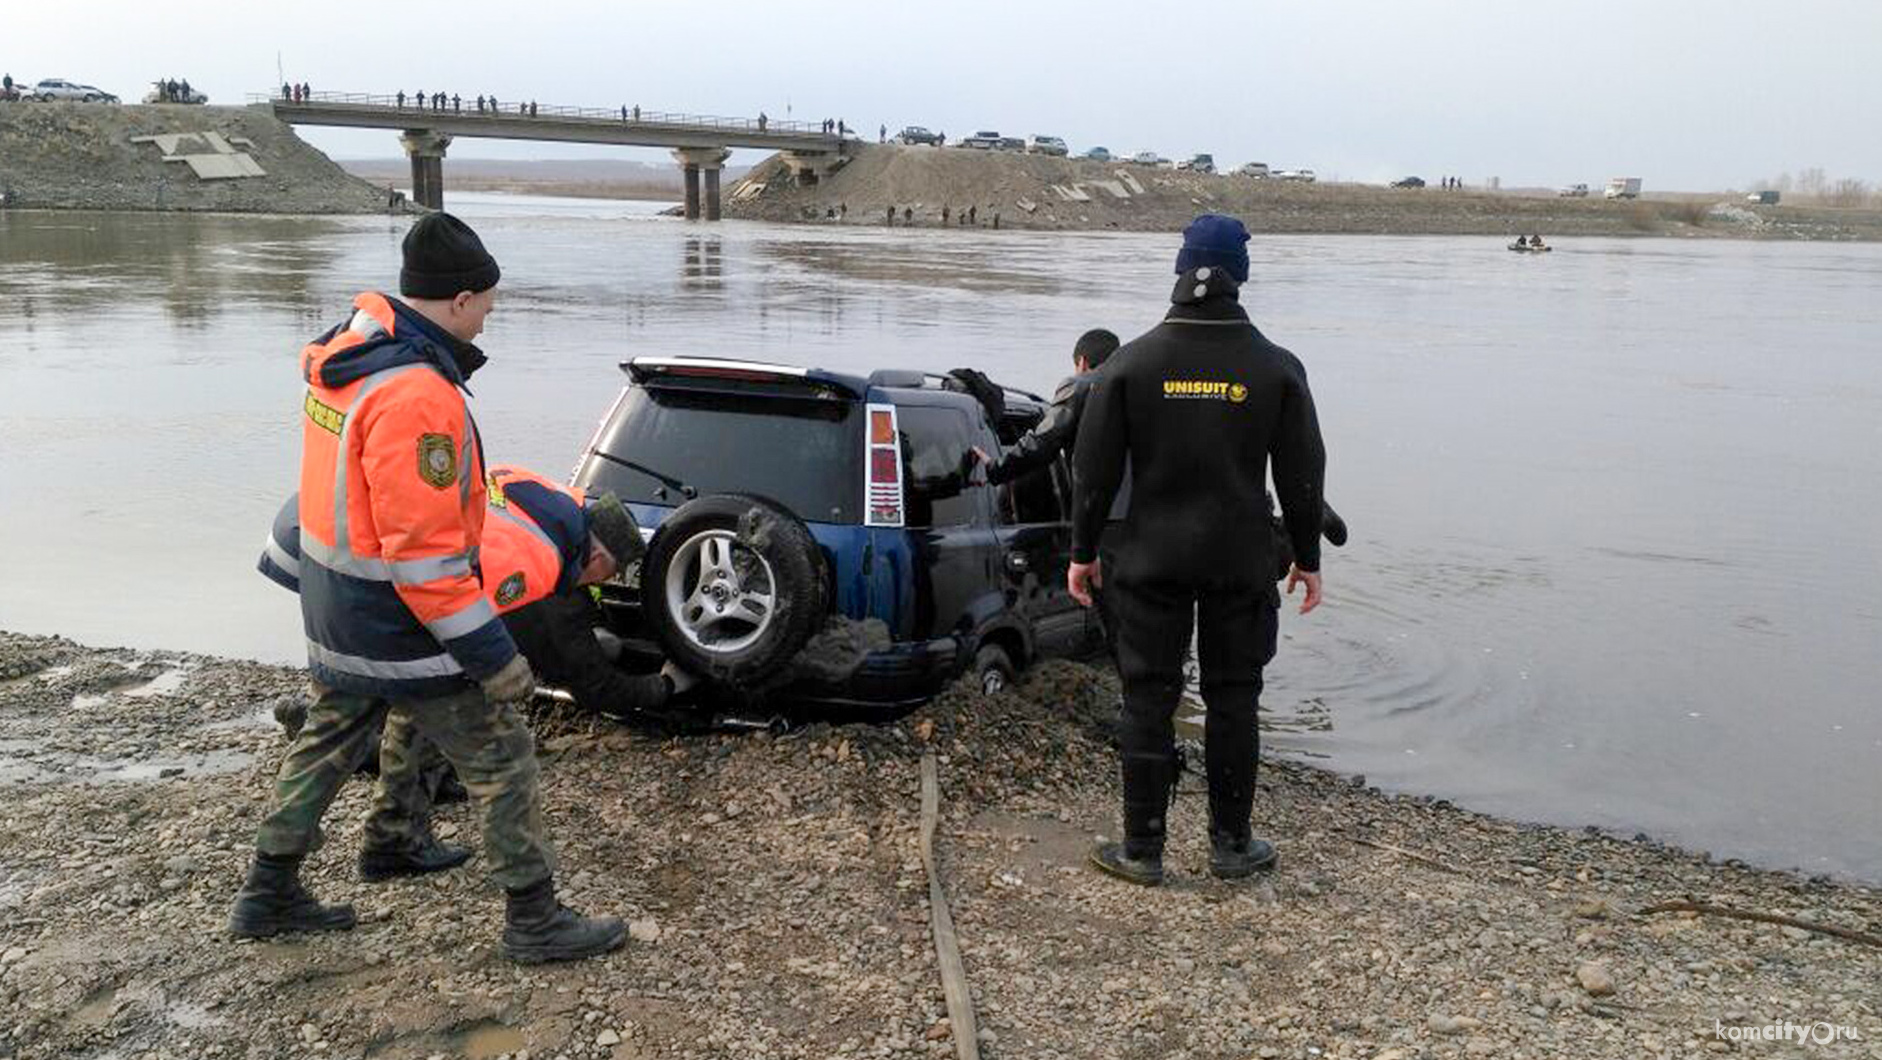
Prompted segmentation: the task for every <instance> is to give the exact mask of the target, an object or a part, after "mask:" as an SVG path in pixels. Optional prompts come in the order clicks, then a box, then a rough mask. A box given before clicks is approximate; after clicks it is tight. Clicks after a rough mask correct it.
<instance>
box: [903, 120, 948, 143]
mask: <svg viewBox="0 0 1882 1060" xmlns="http://www.w3.org/2000/svg"><path fill="white" fill-rule="evenodd" d="M895 139H896V141H897V142H899V143H904V144H928V145H929V146H938V145H939V144H940V143H941V134H940V133H937V132H931V131H929V130H928V128H927V127H926V126H922V125H905V126H903V127H902V131H901V132H899V133H896V134H895Z"/></svg>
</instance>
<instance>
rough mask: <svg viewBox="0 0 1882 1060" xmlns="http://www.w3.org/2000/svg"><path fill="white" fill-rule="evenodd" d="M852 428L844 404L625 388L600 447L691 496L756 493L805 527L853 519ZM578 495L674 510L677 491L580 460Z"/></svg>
mask: <svg viewBox="0 0 1882 1060" xmlns="http://www.w3.org/2000/svg"><path fill="white" fill-rule="evenodd" d="M860 422H861V417H860V414H858V413H857V412H856V406H855V404H854V403H853V402H848V401H830V400H827V399H813V398H796V397H784V396H775V395H771V394H737V393H726V392H723V391H718V390H688V389H680V388H668V387H656V388H648V387H640V386H636V387H632V388H630V389H629V390H628V392H627V396H626V399H625V400H624V401H622V403H621V407H620V409H619V410H618V411H617V412H616V413H615V416H614V419H613V420H612V421H611V422H609V423H608V424H607V425H606V426H605V427H603V428H602V432H601V436H600V438H599V440H598V442H597V444H598V445H599V446H600V448H601V451H602V452H605V453H608V454H610V455H612V456H615V457H619V458H621V459H623V460H631V461H633V462H634V463H636V464H641V465H643V466H645V467H648V468H651V469H652V470H654V471H657V472H659V473H660V474H662V475H666V476H668V477H669V478H674V479H678V480H680V481H681V482H684V483H686V484H687V485H688V486H691V487H693V488H694V489H696V490H698V491H699V493H700V494H701V495H705V494H711V493H755V494H757V495H759V496H761V497H767V498H770V499H771V500H774V501H776V502H778V503H779V504H781V505H783V506H784V507H785V508H787V509H789V510H790V511H791V512H792V513H793V514H795V515H796V516H797V517H798V518H800V519H802V520H804V521H805V522H812V523H854V522H858V521H860V515H859V511H860V508H861V504H862V494H863V486H862V468H861V461H862V456H861V454H862V439H861V438H860V436H859V435H858V430H859V428H858V427H857V426H856V425H857V424H858V423H860ZM576 486H577V487H578V488H581V489H586V490H592V491H600V490H613V491H614V492H615V493H617V494H619V495H620V497H621V499H622V500H624V501H629V502H636V501H638V502H642V503H647V504H664V505H675V506H677V505H679V504H683V503H685V501H686V498H685V497H683V496H681V495H680V493H679V491H678V490H675V489H669V488H666V487H663V486H662V484H661V483H660V481H659V480H657V479H655V478H653V477H651V476H648V475H646V474H643V473H641V472H639V471H635V470H633V469H632V468H628V467H624V466H622V465H620V464H616V463H611V462H608V461H604V460H593V459H590V460H588V461H587V462H586V463H585V465H584V466H583V468H582V472H581V474H580V476H579V477H578V479H577V481H576Z"/></svg>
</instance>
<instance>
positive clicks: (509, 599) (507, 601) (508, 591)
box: [497, 570, 529, 607]
mask: <svg viewBox="0 0 1882 1060" xmlns="http://www.w3.org/2000/svg"><path fill="white" fill-rule="evenodd" d="M528 588H529V580H528V579H527V578H524V577H523V572H522V571H520V570H519V571H517V572H516V573H515V574H512V575H510V576H509V577H507V578H505V579H503V581H502V582H501V583H499V584H498V585H497V606H498V607H508V606H509V605H511V604H513V603H515V602H517V601H518V600H521V599H522V598H523V592H524V590H526V589H528Z"/></svg>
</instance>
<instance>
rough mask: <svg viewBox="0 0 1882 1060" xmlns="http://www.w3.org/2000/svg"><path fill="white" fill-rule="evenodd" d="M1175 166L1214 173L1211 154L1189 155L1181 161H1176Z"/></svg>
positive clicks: (1194, 171) (1213, 157) (1213, 160)
mask: <svg viewBox="0 0 1882 1060" xmlns="http://www.w3.org/2000/svg"><path fill="white" fill-rule="evenodd" d="M1176 168H1178V169H1186V170H1189V171H1191V172H1193V173H1214V172H1215V156H1214V155H1211V154H1194V155H1190V156H1189V157H1188V158H1186V159H1184V160H1183V161H1181V162H1178V163H1177V164H1176Z"/></svg>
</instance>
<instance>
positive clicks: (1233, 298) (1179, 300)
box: [1163, 265, 1248, 321]
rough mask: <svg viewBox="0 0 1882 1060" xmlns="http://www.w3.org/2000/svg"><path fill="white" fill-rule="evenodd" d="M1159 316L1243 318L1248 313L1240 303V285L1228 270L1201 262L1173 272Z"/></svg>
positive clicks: (1178, 318) (1245, 317) (1219, 319)
mask: <svg viewBox="0 0 1882 1060" xmlns="http://www.w3.org/2000/svg"><path fill="white" fill-rule="evenodd" d="M1163 319H1165V320H1218V321H1246V320H1247V319H1248V314H1247V313H1246V312H1244V311H1243V309H1242V306H1241V285H1240V284H1238V283H1236V282H1235V278H1234V277H1232V276H1230V275H1229V273H1228V270H1227V269H1224V268H1222V267H1220V266H1217V265H1202V266H1198V267H1197V268H1194V269H1189V270H1187V271H1185V272H1182V273H1179V274H1178V275H1177V277H1176V287H1175V288H1174V289H1172V290H1171V291H1170V311H1169V313H1167V314H1165V316H1164V318H1163Z"/></svg>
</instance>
